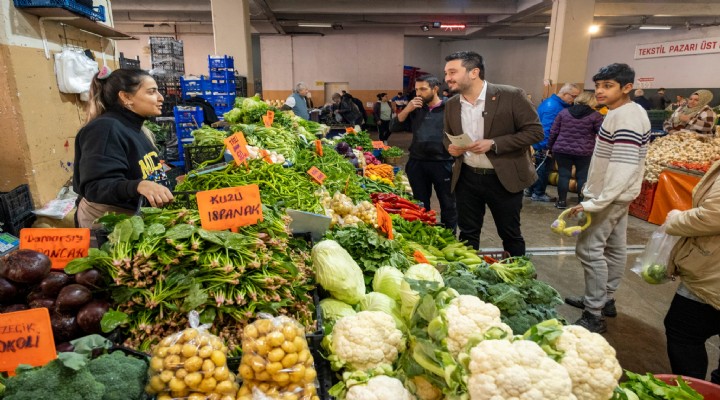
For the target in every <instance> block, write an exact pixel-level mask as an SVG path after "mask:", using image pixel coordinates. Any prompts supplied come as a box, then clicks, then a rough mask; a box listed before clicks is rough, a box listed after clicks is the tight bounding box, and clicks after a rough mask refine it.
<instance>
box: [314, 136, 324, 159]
mask: <svg viewBox="0 0 720 400" xmlns="http://www.w3.org/2000/svg"><path fill="white" fill-rule="evenodd" d="M315 152H316V153H317V155H319V156H320V157H322V156H323V148H322V142H321V141H320V139H318V140H316V141H315Z"/></svg>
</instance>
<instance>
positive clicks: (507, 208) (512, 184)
mask: <svg viewBox="0 0 720 400" xmlns="http://www.w3.org/2000/svg"><path fill="white" fill-rule="evenodd" d="M445 61H446V62H447V63H446V65H445V81H446V82H447V84H448V86H449V87H450V90H451V91H453V92H455V93H458V94H457V95H455V96H454V97H452V98H451V99H450V100H448V102H447V104H446V105H445V132H446V133H447V134H448V135H453V136H459V135H462V134H467V135H468V136H469V137H470V139H471V140H472V142H473V143H472V145H469V146H466V147H459V146H456V145H453V144H452V143H451V141H450V140H449V139H448V138H447V137H446V138H445V144H446V147H447V149H448V152H449V153H450V154H451V155H452V156H454V157H455V163H454V165H453V176H452V190H453V191H454V192H455V196H456V199H457V205H458V228H460V239H461V240H466V241H467V242H468V244H470V245H471V246H473V247H474V248H476V249H477V248H479V245H480V232H481V230H482V224H483V218H484V216H485V205H487V206H488V207H489V208H490V212H491V213H492V215H493V219H494V220H495V225H496V226H497V230H498V235H499V236H500V238H501V239H502V242H503V248H504V249H505V251H507V252H508V253H509V254H510V255H513V256H520V255H524V254H525V240H524V239H523V237H522V233H521V232H520V210H521V209H522V200H523V189H525V188H527V187H529V186H530V185H532V184H533V183H534V182H535V180H536V179H537V174H536V172H535V168H534V167H533V162H532V158H531V153H530V146H532V144H533V143H537V142H539V141H541V140H542V139H543V135H544V134H543V128H542V125H541V124H540V120H539V118H538V115H537V112H536V111H535V108H534V107H533V105H532V103H530V101H529V100H528V99H527V96H526V95H525V92H523V90H521V89H518V88H515V87H512V86H506V85H495V84H491V83H488V82H486V81H485V80H484V79H485V67H484V64H483V60H482V57H481V56H480V55H479V54H477V53H475V52H458V53H454V54H451V55H449V56H448V57H446V59H445Z"/></svg>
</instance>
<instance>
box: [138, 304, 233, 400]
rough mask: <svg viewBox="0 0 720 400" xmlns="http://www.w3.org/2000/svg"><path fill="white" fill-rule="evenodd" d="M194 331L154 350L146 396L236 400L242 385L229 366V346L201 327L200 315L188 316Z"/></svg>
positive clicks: (161, 399)
mask: <svg viewBox="0 0 720 400" xmlns="http://www.w3.org/2000/svg"><path fill="white" fill-rule="evenodd" d="M188 320H189V321H190V328H187V329H185V330H183V331H181V332H177V333H174V334H172V335H170V336H168V337H166V338H164V339H163V340H162V341H161V342H160V343H159V344H158V345H157V346H155V348H154V349H153V353H152V358H150V368H149V369H148V373H149V375H150V380H149V382H148V385H147V387H146V390H145V391H146V392H147V393H148V394H151V395H157V400H171V399H187V398H193V399H194V398H196V397H197V398H202V399H206V398H208V399H209V398H213V399H226V398H227V399H234V398H235V395H236V394H237V391H238V389H239V385H238V384H237V383H236V382H235V375H234V374H233V373H232V372H231V371H230V369H229V368H228V366H227V350H228V349H227V346H225V344H224V343H223V341H222V339H220V338H219V337H217V336H215V335H213V334H210V333H208V329H209V328H210V325H209V324H204V325H200V316H199V314H198V313H197V311H191V312H190V315H189V316H188Z"/></svg>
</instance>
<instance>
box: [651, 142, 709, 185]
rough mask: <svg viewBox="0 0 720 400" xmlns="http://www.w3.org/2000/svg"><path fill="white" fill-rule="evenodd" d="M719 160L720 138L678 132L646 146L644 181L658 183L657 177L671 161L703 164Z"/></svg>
mask: <svg viewBox="0 0 720 400" xmlns="http://www.w3.org/2000/svg"><path fill="white" fill-rule="evenodd" d="M717 159H720V138H713V137H711V136H710V135H699V134H697V133H694V132H689V131H680V132H678V133H671V134H669V135H667V136H663V137H661V138H658V139H656V140H655V141H653V142H652V143H650V145H649V146H648V153H647V158H646V159H645V180H646V181H648V182H651V183H654V182H657V181H658V176H660V173H661V172H662V170H663V169H665V167H666V166H668V165H670V163H671V162H672V161H684V162H705V161H715V160H717Z"/></svg>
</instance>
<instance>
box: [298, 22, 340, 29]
mask: <svg viewBox="0 0 720 400" xmlns="http://www.w3.org/2000/svg"><path fill="white" fill-rule="evenodd" d="M297 26H299V27H301V28H332V24H324V23H318V22H309V23H305V22H298V25H297Z"/></svg>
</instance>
